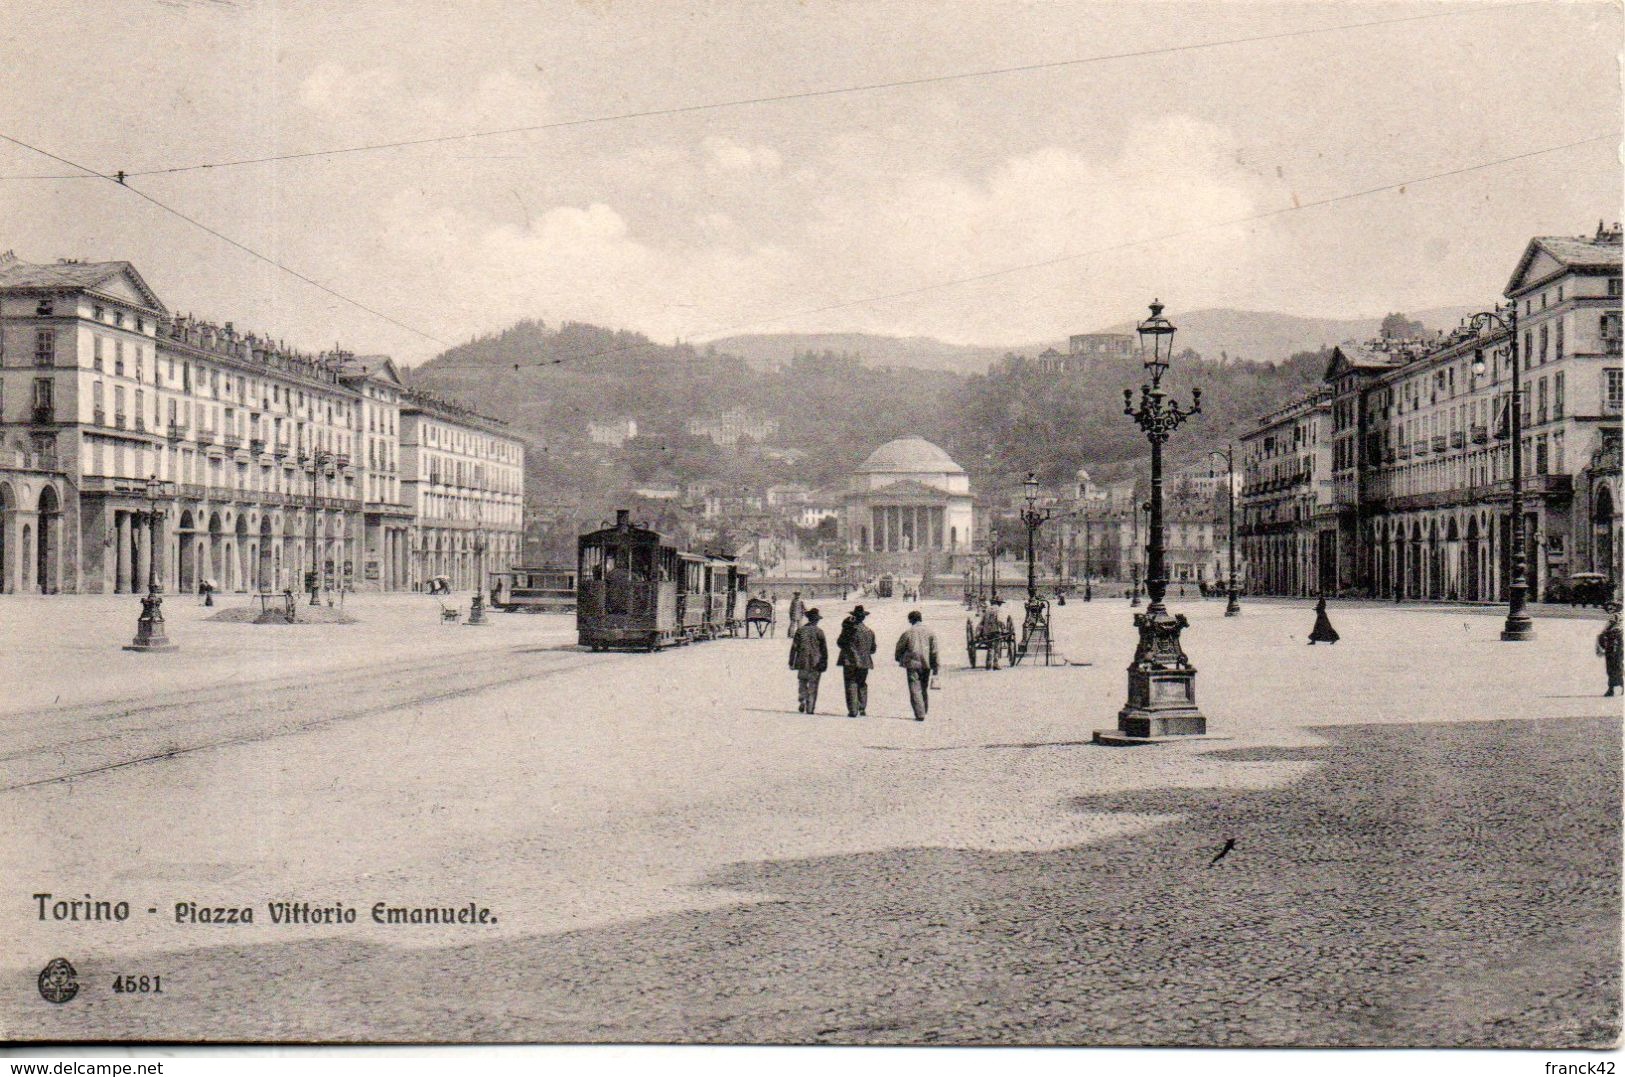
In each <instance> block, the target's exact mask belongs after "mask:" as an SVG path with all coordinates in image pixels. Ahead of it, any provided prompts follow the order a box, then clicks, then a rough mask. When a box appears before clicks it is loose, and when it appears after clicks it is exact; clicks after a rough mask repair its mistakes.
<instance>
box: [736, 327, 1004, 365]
mask: <svg viewBox="0 0 1625 1077" xmlns="http://www.w3.org/2000/svg"><path fill="white" fill-rule="evenodd" d="M711 346H712V347H714V348H716V350H717V351H720V352H725V353H727V354H729V355H737V356H739V357H740V358H742V359H744V360H746V361H747V362H749V363H750V364H751V365H752V366H755V367H759V368H766V369H772V368H774V367H778V366H782V365H783V364H785V363H788V362H790V360H791V359H793V358H794V357H795V356H797V355H805V354H808V353H809V352H810V353H813V354H819V355H821V354H823V353H825V352H829V353H832V354H834V355H845V356H856V357H857V358H859V359H861V360H863V362H864V364H865V365H867V366H873V367H915V368H917V369H920V370H951V371H955V372H956V373H960V374H968V373H972V372H975V371H981V370H986V369H987V367H988V364H989V363H992V362H993V361H994V360H995V359H998V358H1000V357H1002V356H1003V355H1004V353H1005V352H1006V351H1008V350H1010V349H1007V348H994V347H983V346H980V345H972V344H949V343H948V342H947V341H942V340H938V339H936V338H935V337H889V336H883V335H881V334H878V333H752V334H747V335H745V336H734V337H723V338H721V339H719V340H715V341H712V342H711Z"/></svg>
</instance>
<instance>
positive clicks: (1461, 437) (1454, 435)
mask: <svg viewBox="0 0 1625 1077" xmlns="http://www.w3.org/2000/svg"><path fill="white" fill-rule="evenodd" d="M1465 444H1467V435H1466V434H1464V433H1462V432H1461V431H1460V430H1452V431H1451V432H1450V447H1451V448H1452V449H1459V448H1461V447H1462V446H1463V445H1465Z"/></svg>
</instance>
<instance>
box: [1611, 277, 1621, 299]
mask: <svg viewBox="0 0 1625 1077" xmlns="http://www.w3.org/2000/svg"><path fill="white" fill-rule="evenodd" d="M1620 294H1621V293H1620V279H1619V278H1618V277H1609V278H1608V295H1609V297H1610V298H1614V299H1617V298H1619V296H1620Z"/></svg>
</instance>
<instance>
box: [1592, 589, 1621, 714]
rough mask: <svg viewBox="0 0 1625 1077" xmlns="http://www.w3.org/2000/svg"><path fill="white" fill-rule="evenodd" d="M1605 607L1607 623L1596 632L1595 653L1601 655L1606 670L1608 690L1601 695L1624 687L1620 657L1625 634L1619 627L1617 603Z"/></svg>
mask: <svg viewBox="0 0 1625 1077" xmlns="http://www.w3.org/2000/svg"><path fill="white" fill-rule="evenodd" d="M1604 608H1605V609H1607V610H1608V614H1609V616H1608V625H1607V627H1605V628H1604V629H1603V630H1602V631H1601V632H1600V633H1598V634H1597V653H1598V654H1599V655H1601V656H1602V659H1603V663H1604V668H1605V669H1606V670H1607V672H1608V691H1606V692H1604V693H1603V695H1607V696H1611V695H1613V694H1614V689H1615V688H1625V671H1622V670H1621V668H1620V666H1621V658H1622V656H1625V655H1622V652H1625V635H1622V633H1621V631H1620V627H1619V609H1620V607H1619V604H1618V603H1615V602H1610V603H1608V605H1607V606H1606V607H1604Z"/></svg>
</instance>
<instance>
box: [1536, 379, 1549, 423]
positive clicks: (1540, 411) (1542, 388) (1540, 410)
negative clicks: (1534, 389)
mask: <svg viewBox="0 0 1625 1077" xmlns="http://www.w3.org/2000/svg"><path fill="white" fill-rule="evenodd" d="M1538 394H1539V395H1538V399H1539V405H1538V407H1537V408H1536V412H1535V413H1536V415H1537V418H1536V420H1535V421H1536V422H1541V423H1543V422H1545V421H1546V417H1547V412H1546V379H1545V378H1541V379H1540V385H1539V386H1538Z"/></svg>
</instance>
